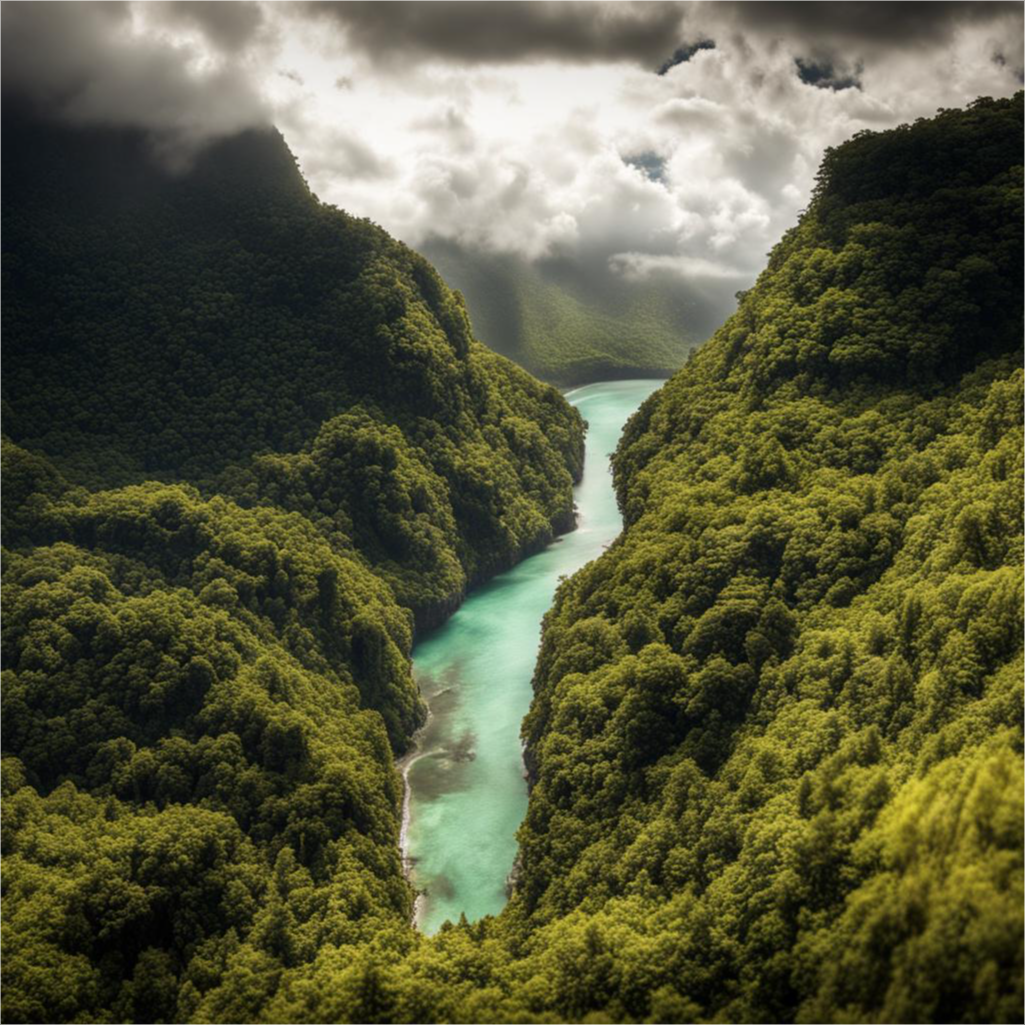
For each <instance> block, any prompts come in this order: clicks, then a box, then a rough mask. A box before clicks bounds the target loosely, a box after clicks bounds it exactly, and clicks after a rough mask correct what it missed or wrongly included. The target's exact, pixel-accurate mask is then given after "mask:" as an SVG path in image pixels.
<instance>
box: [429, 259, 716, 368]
mask: <svg viewBox="0 0 1025 1025" xmlns="http://www.w3.org/2000/svg"><path fill="white" fill-rule="evenodd" d="M422 248H423V252H424V253H425V254H426V255H427V256H428V258H429V259H430V260H431V261H432V263H434V265H435V266H436V267H437V268H438V270H439V271H440V272H441V273H442V274H443V275H444V277H445V280H446V281H447V282H448V283H449V284H450V285H451V286H452V287H453V288H458V289H459V290H460V291H461V292H462V294H463V296H464V297H465V300H466V303H467V308H468V309H469V312H470V317H471V319H472V321H473V327H474V330H475V332H476V333H477V335H478V336H479V337H480V338H482V339H484V341H485V342H487V344H488V345H489V346H490V347H491V348H492V349H494V350H495V351H496V352H500V353H502V355H503V356H508V357H509V358H510V359H512V360H515V361H516V362H517V363H519V364H520V366H522V367H526V368H527V370H529V371H530V372H531V373H532V374H536V375H537V376H538V377H540V378H541V379H542V380H545V381H552V382H553V383H555V384H558V385H563V386H569V385H575V384H583V383H587V382H589V381H600V380H607V379H616V378H628V377H667V376H668V375H669V374H671V373H672V372H673V371H674V370H677V369H679V367H680V366H682V365H683V362H684V360H685V359H686V357H687V353H688V352H689V351H690V350H691V349H692V348H693V347H694V346H696V345H697V344H699V343H700V342H702V341H703V340H704V339H705V338H707V337H708V336H709V335H710V334H711V333H712V331H713V330H715V328H716V327H717V326H718V321H714V320H713V319H712V316H711V311H712V310H714V309H732V308H733V305H734V302H733V294H732V291H731V289H730V288H729V287H728V283H726V284H720V283H711V284H709V285H708V286H706V287H705V288H701V287H699V286H697V285H696V284H694V283H690V282H686V283H685V282H683V281H681V279H680V278H678V277H677V276H675V275H672V276H669V275H663V276H661V277H653V278H651V279H649V280H646V281H631V280H626V279H624V278H622V277H620V276H617V275H615V274H613V273H612V272H611V271H610V270H609V269H608V267H606V266H602V267H597V268H590V269H581V268H577V267H574V266H573V265H571V264H570V263H569V262H567V261H562V262H559V261H555V260H549V261H544V262H541V263H540V264H532V263H529V262H528V261H526V260H523V259H521V258H518V257H515V256H505V255H500V254H487V253H481V252H477V251H473V250H469V249H465V248H462V247H460V246H459V245H457V244H455V243H452V242H448V241H445V240H441V239H432V240H428V241H427V242H426V243H425V244H424V246H423V247H422ZM735 287H736V286H733V288H734V289H735Z"/></svg>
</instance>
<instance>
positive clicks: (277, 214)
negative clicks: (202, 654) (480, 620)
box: [3, 114, 582, 622]
mask: <svg viewBox="0 0 1025 1025" xmlns="http://www.w3.org/2000/svg"><path fill="white" fill-rule="evenodd" d="M4 141H5V142H6V143H7V153H8V159H7V160H6V161H5V166H4V185H5V189H4V215H3V229H4V230H3V246H4V276H5V277H4V283H5V289H4V295H5V302H4V309H3V330H4V341H5V357H6V365H5V374H4V381H3V387H4V402H5V430H6V432H7V434H8V435H9V436H10V437H11V438H12V439H13V440H14V441H15V442H17V443H18V444H21V445H23V446H24V447H27V448H30V449H32V450H34V451H39V452H41V453H44V454H45V455H47V456H48V457H49V458H50V459H51V460H52V461H53V462H54V463H55V465H56V466H57V467H58V469H59V470H60V471H61V472H63V473H64V474H65V476H67V477H68V479H69V480H71V481H73V482H74V483H82V484H86V485H88V486H90V487H109V486H111V485H119V484H124V483H137V482H139V481H142V480H147V479H159V480H166V481H172V480H180V481H188V482H191V483H193V484H196V485H198V486H200V487H201V488H204V489H205V490H206V491H207V492H208V493H213V492H217V493H221V494H228V495H231V496H233V497H235V498H236V499H238V500H239V501H240V502H242V503H244V504H247V505H252V504H260V503H264V502H266V503H269V504H274V505H278V506H282V507H285V508H288V509H295V510H298V511H301V512H303V513H304V514H305V515H307V516H308V517H311V518H312V519H314V520H315V521H316V523H317V525H318V526H320V527H322V528H323V529H324V531H325V532H326V533H327V534H328V535H332V536H337V537H340V536H341V535H343V534H344V535H346V536H347V537H348V538H350V539H352V541H353V542H354V543H355V545H356V547H357V548H358V549H359V550H360V552H361V553H362V554H363V555H364V556H365V557H366V558H368V559H369V560H370V561H371V562H372V563H373V564H374V565H375V567H377V568H378V570H379V571H380V572H381V573H382V574H383V575H384V576H385V577H386V578H387V579H389V581H390V582H391V583H392V584H393V585H394V587H395V589H396V591H397V593H398V597H399V600H400V602H402V603H403V604H405V605H407V606H408V607H411V608H413V609H414V610H416V611H417V612H418V613H420V614H421V618H422V619H423V621H425V622H426V621H429V620H432V619H436V618H437V616H438V615H441V614H443V613H444V611H445V609H447V608H448V609H450V608H451V606H452V605H453V603H455V602H457V601H458V599H459V596H460V595H461V593H462V591H463V589H464V587H465V585H466V583H467V581H468V580H469V581H473V580H477V579H480V578H482V577H484V576H487V575H489V574H491V573H493V572H495V571H496V570H497V569H499V568H502V567H504V566H507V565H509V564H510V563H511V562H513V561H514V560H515V559H516V558H518V557H519V556H520V555H522V553H523V552H524V551H526V550H528V549H530V548H532V547H536V546H537V545H538V544H541V543H544V542H545V541H547V540H548V539H550V537H551V535H552V532H553V529H565V527H566V526H567V525H568V524H569V522H570V520H571V515H572V509H571V499H570V488H569V485H570V477H571V475H576V474H578V473H579V469H580V459H581V458H582V455H581V453H582V448H581V427H580V422H579V417H578V416H577V415H576V413H575V412H574V411H572V410H571V409H570V408H569V407H568V406H566V404H565V403H563V402H562V401H561V399H560V398H559V397H558V396H557V394H556V393H555V392H554V391H553V390H552V389H551V388H547V387H545V386H542V385H540V384H538V383H537V382H536V381H533V380H532V379H530V378H529V377H528V376H527V375H526V374H524V373H522V372H521V371H519V370H518V369H517V368H515V367H513V366H512V365H510V364H509V363H507V362H506V361H504V360H502V359H499V358H497V357H495V356H494V355H493V354H491V353H490V352H489V351H488V350H487V349H485V348H484V347H483V346H482V345H479V344H478V343H477V342H476V341H475V340H474V339H473V338H472V336H471V334H470V329H469V324H468V321H467V318H466V313H465V310H464V309H463V307H462V306H461V304H460V303H459V301H458V300H457V298H456V297H454V296H453V294H452V293H451V292H450V291H449V290H448V289H447V288H446V287H445V285H444V283H443V282H442V281H441V279H440V278H439V277H438V276H437V274H436V273H435V272H434V270H433V269H432V268H431V266H430V265H429V264H428V263H427V262H426V261H425V260H424V259H423V258H421V257H419V256H417V255H416V254H415V253H413V252H411V251H410V250H408V249H406V248H405V247H404V246H402V245H400V244H398V243H396V242H394V241H393V240H392V239H390V238H389V237H388V236H387V235H386V234H385V233H384V232H383V231H381V230H380V229H379V228H377V227H375V226H374V225H372V224H370V223H369V222H367V221H361V220H357V219H355V218H352V217H349V216H348V215H346V214H344V213H342V212H341V211H338V210H335V209H333V208H330V207H325V206H322V205H321V204H319V203H318V202H317V201H316V200H315V199H314V197H312V196H311V195H310V194H309V192H308V191H307V189H306V186H305V183H304V182H303V180H302V178H301V176H300V175H299V173H298V171H297V169H296V167H295V163H294V160H293V158H292V156H291V154H290V153H289V152H288V149H287V148H286V147H285V145H284V143H283V141H282V140H281V137H280V136H279V135H277V134H276V133H274V132H262V133H261V132H251V133H248V134H246V135H243V136H239V137H237V138H234V139H231V140H227V141H224V142H222V143H220V144H218V145H216V146H214V147H212V148H211V149H209V150H208V151H206V152H205V153H204V154H202V155H201V157H200V158H199V161H198V163H197V165H196V166H195V167H194V168H193V169H192V170H191V171H190V172H188V173H186V174H184V175H170V174H168V173H166V172H163V171H162V170H161V169H160V167H159V166H158V165H157V164H155V163H154V161H153V160H152V159H150V157H149V154H148V151H147V147H146V141H145V139H144V138H142V137H141V136H139V135H137V134H132V133H129V132H112V131H106V132H85V131H80V132H75V131H69V130H56V129H53V128H50V127H47V126H43V125H39V124H36V123H33V122H29V121H26V120H25V119H23V118H19V117H18V116H16V114H12V115H10V116H7V117H5V122H4ZM339 543H342V544H343V545H344V543H345V542H339Z"/></svg>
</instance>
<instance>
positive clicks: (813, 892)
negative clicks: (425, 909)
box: [2, 93, 1023, 1022]
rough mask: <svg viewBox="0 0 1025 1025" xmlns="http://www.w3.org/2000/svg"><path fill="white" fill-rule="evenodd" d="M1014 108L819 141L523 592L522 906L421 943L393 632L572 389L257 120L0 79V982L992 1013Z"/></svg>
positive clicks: (598, 1009) (255, 1008) (832, 1011)
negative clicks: (70, 104) (201, 128)
mask: <svg viewBox="0 0 1025 1025" xmlns="http://www.w3.org/2000/svg"><path fill="white" fill-rule="evenodd" d="M1022 129H1023V118H1022V94H1021V93H1019V94H1018V95H1017V96H1016V97H1014V98H1013V99H1011V100H989V99H981V100H978V101H976V102H975V103H974V104H972V105H971V106H970V107H968V108H966V109H964V110H945V111H941V112H940V113H939V114H938V115H937V117H935V118H934V119H931V120H923V121H919V122H916V123H914V124H912V125H906V126H902V127H900V128H898V129H894V130H890V131H885V132H878V133H862V134H860V135H857V136H855V137H854V138H853V139H852V140H850V141H849V142H847V143H844V144H843V145H841V146H839V147H836V148H834V149H831V150H829V151H828V152H827V154H826V157H825V159H824V161H823V164H822V167H821V169H820V172H819V176H818V180H817V187H816V190H815V194H814V196H813V198H812V201H811V202H810V204H809V206H808V209H807V210H806V212H805V213H804V214H803V216H802V217H801V220H800V222H799V223H798V224H797V225H796V226H795V227H794V228H793V229H791V230H790V231H789V232H788V233H787V234H786V235H785V236H784V238H783V239H782V241H781V242H780V243H779V244H778V245H777V246H776V247H775V248H774V249H773V251H772V253H771V254H770V256H769V259H768V265H767V267H766V269H765V270H764V271H763V273H762V274H761V276H760V277H759V279H758V281H757V283H756V284H755V285H754V287H753V288H752V289H751V290H750V291H748V292H747V293H745V294H744V295H743V296H741V298H740V302H739V307H738V309H737V311H736V312H735V313H734V314H733V315H732V316H731V317H730V318H729V319H728V320H727V321H726V323H725V324H723V325H722V327H721V328H719V330H718V331H717V332H716V333H715V334H714V335H713V337H712V338H711V339H710V340H709V341H708V342H707V343H705V344H704V345H702V346H701V347H700V348H699V349H698V350H697V351H696V352H695V353H694V354H693V355H692V356H691V357H690V358H689V359H688V361H687V364H686V366H684V367H683V368H682V369H681V370H680V371H679V372H677V373H676V374H675V375H674V376H673V377H672V378H671V379H670V380H669V381H668V383H667V384H666V385H665V386H664V387H663V388H661V389H660V390H659V391H657V392H656V393H655V394H654V395H653V396H652V397H651V398H650V399H648V400H647V401H646V402H645V403H644V405H643V406H642V407H641V409H640V410H639V412H638V413H637V414H636V415H635V416H634V417H633V419H632V420H631V421H630V423H629V424H628V426H627V429H626V431H625V433H624V436H623V439H622V441H621V443H620V446H619V448H618V450H617V452H616V454H615V456H614V459H613V464H614V470H615V486H616V490H617V495H618V499H619V503H620V506H621V508H622V511H623V514H624V519H625V529H624V531H623V533H622V535H621V536H620V538H619V540H618V541H616V542H615V543H614V544H613V545H612V547H611V548H610V549H609V550H608V551H607V552H606V553H605V554H604V555H603V556H602V557H601V558H599V559H597V560H596V561H594V562H592V563H590V564H589V565H588V566H587V567H585V568H584V569H583V570H581V571H580V572H579V573H577V574H575V575H574V576H573V577H571V578H569V579H568V580H566V581H565V582H564V583H563V584H562V585H561V587H560V589H559V591H558V594H557V598H556V602H555V604H554V606H553V608H552V609H551V611H550V612H549V613H548V615H547V616H546V618H545V622H544V628H543V641H542V647H541V651H540V654H539V660H538V663H537V669H536V673H535V677H534V700H533V704H532V706H531V710H530V712H529V714H528V716H527V719H526V720H525V722H524V725H523V740H524V743H525V752H526V754H525V760H526V764H527V768H528V771H529V777H530V801H529V808H528V813H527V818H526V820H525V821H524V823H523V825H522V826H521V829H520V832H519V836H518V839H519V845H520V865H519V871H518V881H517V885H516V889H515V891H514V893H513V895H512V898H511V899H510V902H509V904H508V905H507V907H506V909H505V910H504V911H503V912H502V914H501V915H499V916H497V917H494V918H486V919H484V920H482V921H480V922H477V923H473V924H468V923H466V922H465V921H463V922H459V923H454V924H452V925H450V926H446V927H444V928H443V929H442V931H441V932H440V933H439V934H438V935H437V936H435V937H425V936H423V935H422V934H420V933H419V932H417V931H416V930H415V929H414V928H413V927H412V926H411V922H410V917H411V909H412V901H413V897H414V894H413V891H412V888H411V886H410V885H409V883H408V881H407V880H406V878H405V876H404V874H403V866H402V862H401V858H400V853H399V846H398V837H399V829H400V824H401V801H402V781H401V777H400V775H399V774H398V772H397V770H396V756H398V755H400V754H401V753H402V752H403V751H404V750H405V749H406V747H407V746H408V744H409V741H410V737H411V735H412V733H413V732H414V731H415V729H416V728H417V726H418V725H419V724H420V722H421V721H422V717H423V708H422V703H421V700H420V698H419V695H418V693H417V690H416V686H415V684H414V682H413V679H412V676H411V672H410V659H409V652H410V646H411V642H412V637H413V635H414V631H416V630H421V629H423V628H425V627H427V626H429V625H431V624H432V623H436V622H438V621H440V619H441V618H443V617H444V616H445V615H447V614H448V613H449V612H451V611H452V609H454V608H455V607H456V605H457V604H458V602H459V601H460V599H461V597H462V595H463V594H464V593H465V591H466V589H467V588H468V587H470V586H472V585H473V584H474V583H476V582H478V581H480V580H483V579H485V578H486V577H487V576H489V575H491V574H493V573H494V572H496V571H497V570H499V569H501V568H503V567H505V566H507V565H510V564H511V563H512V562H513V561H515V560H516V559H518V558H520V557H522V556H523V555H524V554H525V553H527V552H529V551H532V550H535V549H536V548H537V547H539V546H541V545H544V544H545V543H546V542H547V541H549V540H550V539H551V538H552V536H553V535H554V534H555V533H557V532H559V531H562V530H565V529H566V528H567V527H569V526H570V525H571V524H572V517H573V511H572V497H571V484H572V481H573V480H574V479H577V478H578V477H579V475H580V473H581V458H582V448H581V438H582V432H583V427H584V425H583V424H582V422H581V421H580V418H579V416H578V414H576V413H575V411H573V410H572V408H571V407H570V406H569V405H568V404H567V403H566V402H565V401H564V400H563V399H562V398H561V397H560V395H559V394H558V392H557V391H556V390H555V389H554V388H552V387H550V386H548V385H544V384H541V383H539V382H537V381H535V380H534V379H533V378H531V377H530V376H529V375H528V374H527V373H526V372H524V371H523V370H521V369H519V368H517V367H515V366H514V365H513V364H512V363H510V362H509V361H508V360H506V359H505V358H503V357H501V356H499V355H496V354H494V353H492V352H490V351H489V350H488V349H486V348H485V346H484V345H483V344H481V342H479V341H478V340H477V339H476V338H475V337H474V333H473V329H472V328H471V326H470V323H469V319H468V317H467V313H466V308H465V304H464V302H463V301H462V299H461V297H460V296H459V295H458V293H454V292H452V291H451V290H450V289H449V288H448V287H447V286H446V285H445V284H444V283H443V282H442V280H441V278H440V277H439V276H438V275H437V273H436V272H435V271H434V270H433V268H432V267H431V266H430V265H429V264H428V263H427V261H426V260H424V259H423V258H422V257H420V256H418V255H416V254H414V253H413V252H411V251H410V250H409V249H407V248H406V247H404V246H402V245H401V244H399V243H397V242H395V241H393V240H391V239H390V238H389V237H388V236H387V235H386V234H385V233H384V232H383V231H382V230H381V229H379V228H377V227H375V226H374V225H372V224H370V223H369V222H366V221H361V220H358V219H355V218H352V217H349V216H348V215H346V214H344V213H342V212H341V211H338V210H336V209H334V208H331V207H328V206H325V205H322V204H320V203H319V202H318V201H317V200H316V199H315V198H314V197H313V196H312V195H311V194H310V193H309V190H308V189H307V188H306V186H305V183H304V182H303V180H302V177H301V175H300V174H299V172H298V170H297V168H296V166H295V163H294V161H293V160H292V158H291V154H290V153H289V152H288V150H287V147H286V146H285V145H284V142H283V140H282V139H281V138H280V136H277V135H276V134H273V133H249V134H247V135H243V136H241V137H239V138H237V139H233V140H229V141H227V142H222V143H220V144H217V145H216V146H214V147H213V148H211V149H210V150H209V151H208V152H207V153H206V154H204V155H203V156H202V158H201V159H200V161H199V162H198V163H197V165H196V166H195V168H194V169H193V170H192V171H191V172H189V173H188V174H186V175H179V176H167V175H165V174H164V173H163V172H161V171H159V170H158V169H157V168H155V167H154V166H153V164H152V163H151V162H150V161H149V160H148V158H147V155H146V152H145V147H144V144H143V142H142V140H141V139H140V138H139V137H138V136H136V135H134V134H132V133H130V132H115V131H112V130H103V131H102V132H101V131H100V130H95V129H94V130H89V131H71V130H68V129H57V128H54V127H52V126H47V125H40V124H36V123H33V122H30V121H28V120H24V119H22V120H18V119H12V118H10V117H9V118H8V119H7V123H6V125H5V128H4V132H5V139H4V141H5V142H8V141H13V142H15V143H17V145H12V146H10V147H9V148H8V156H7V157H5V185H6V186H7V188H6V190H5V192H4V196H3V229H4V231H3V275H4V278H3V284H4V301H3V329H4V333H5V338H6V342H7V346H6V355H7V365H6V373H5V374H4V382H3V384H4V431H5V437H4V447H3V473H4V480H5V483H6V484H7V493H6V500H5V502H4V505H3V546H4V550H3V559H4V567H3V568H4V584H5V586H4V588H3V614H4V627H3V638H2V656H3V691H2V697H3V713H4V716H3V755H4V760H3V796H4V801H3V809H2V810H3V825H4V829H3V885H4V916H3V926H2V939H3V963H2V971H3V983H4V997H3V1018H4V1020H5V1021H10V1022H15V1021H40V1022H42V1021H126V1020H133V1021H149V1022H158V1021H197V1022H220V1021H225V1022H228V1021H361V1022H424V1021H495V1022H499V1021H510V1022H512V1021H593V1022H600V1021H638V1022H643V1021H650V1022H666V1021H807V1022H815V1021H838V1022H849V1021H912V1020H913V1021H947V1022H962V1021H964V1022H969V1021H1013V1020H1020V1016H1021V1007H1022V999H1023V978H1022V956H1023V949H1022V936H1023V912H1022V906H1023V883H1022V857H1023V850H1022V847H1023V845H1022V820H1023V809H1022V793H1023V777H1022V771H1023V769H1022V764H1023V763H1022V715H1023V713H1022V673H1023V651H1022V606H1023V595H1022V532H1023V527H1022V504H1021V496H1022V488H1023V465H1022V405H1023V396H1022V384H1023V381H1022V376H1023V375H1022V320H1021V310H1022V277H1023V266H1022V241H1021V232H1020V226H1021V218H1022V159H1021V139H1022ZM70 167H74V168H75V170H76V173H75V174H74V175H71V174H69V173H68V170H67V169H68V168H70ZM157 240H159V244H156V242H157ZM485 340H486V338H485Z"/></svg>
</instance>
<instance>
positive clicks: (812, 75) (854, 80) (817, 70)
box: [794, 57, 861, 90]
mask: <svg viewBox="0 0 1025 1025" xmlns="http://www.w3.org/2000/svg"><path fill="white" fill-rule="evenodd" d="M794 64H795V66H796V67H797V77H798V78H799V79H800V80H801V81H802V82H804V83H805V84H806V85H814V86H816V87H818V88H819V89H833V90H840V89H854V88H859V87H860V86H861V79H860V78H859V77H858V74H859V71H860V67H859V68H856V69H855V70H854V71H853V72H852V73H850V74H847V73H845V72H843V71H839V70H837V68H835V67H834V66H833V65H832V64H830V63H829V62H828V61H824V62H822V63H816V62H815V61H812V60H804V59H802V58H801V57H798V58H797V59H796V60H795V61H794Z"/></svg>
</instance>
